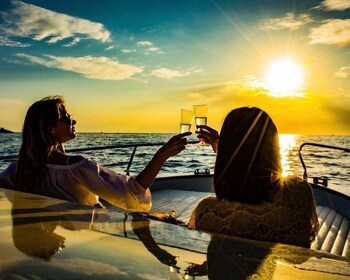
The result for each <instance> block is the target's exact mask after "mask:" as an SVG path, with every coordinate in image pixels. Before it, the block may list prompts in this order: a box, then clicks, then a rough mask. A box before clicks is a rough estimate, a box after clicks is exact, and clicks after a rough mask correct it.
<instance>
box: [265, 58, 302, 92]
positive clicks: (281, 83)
mask: <svg viewBox="0 0 350 280" xmlns="http://www.w3.org/2000/svg"><path fill="white" fill-rule="evenodd" d="M303 78H304V71H303V69H302V68H301V67H300V66H299V65H298V64H297V63H295V62H294V61H293V60H291V59H289V58H283V59H279V60H276V61H274V62H273V63H271V64H270V65H269V66H268V68H267V69H266V75H265V86H266V88H267V89H268V91H269V94H270V95H272V96H276V97H285V96H300V95H301V86H302V83H303Z"/></svg>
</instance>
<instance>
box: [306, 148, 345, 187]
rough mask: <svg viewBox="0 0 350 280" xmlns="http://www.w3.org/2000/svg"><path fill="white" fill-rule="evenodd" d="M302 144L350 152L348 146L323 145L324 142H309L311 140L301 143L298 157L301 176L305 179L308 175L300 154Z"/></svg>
mask: <svg viewBox="0 0 350 280" xmlns="http://www.w3.org/2000/svg"><path fill="white" fill-rule="evenodd" d="M304 146H315V147H320V148H327V149H333V150H340V151H344V152H350V149H348V148H343V147H337V146H331V145H324V144H318V143H311V142H305V143H303V144H301V145H300V147H299V159H300V162H301V165H302V166H303V169H304V174H303V178H304V179H305V180H307V179H308V175H307V170H306V165H305V163H304V160H303V157H302V155H301V150H302V149H303V147H304Z"/></svg>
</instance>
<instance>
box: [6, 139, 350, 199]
mask: <svg viewBox="0 0 350 280" xmlns="http://www.w3.org/2000/svg"><path fill="white" fill-rule="evenodd" d="M171 136H173V134H165V133H152V134H150V133H80V134H78V135H77V138H76V139H74V140H72V141H70V142H68V143H66V145H65V148H66V150H67V151H69V150H72V149H76V148H85V147H86V148H91V147H103V146H111V145H126V144H140V143H141V144H146V143H165V142H167V141H168V140H169V139H170V138H171ZM279 137H280V147H281V157H282V165H283V175H284V176H287V175H290V174H295V175H298V176H300V177H302V176H303V174H304V169H303V167H302V164H301V162H300V159H299V154H298V152H299V147H300V145H301V144H303V143H318V144H324V145H331V146H336V147H343V148H347V149H350V136H337V135H329V136H315V135H312V136H310V135H291V134H280V136H279ZM196 140H197V138H196V136H195V135H191V136H190V137H188V141H189V142H196ZM20 144H21V134H20V133H11V134H6V133H2V134H0V158H1V156H6V155H11V154H17V153H18V149H19V147H20ZM159 147H160V146H150V147H143V146H139V147H138V148H137V149H136V153H135V156H134V159H133V163H132V165H131V168H130V175H134V174H137V173H139V172H140V171H141V170H142V169H143V168H144V167H145V166H146V165H147V163H148V162H149V161H150V160H151V158H152V156H153V155H154V153H155V152H156V151H157V150H158V149H159ZM132 152H133V148H132V147H129V148H123V149H120V148H113V149H103V150H93V151H85V152H79V154H80V155H83V156H85V157H87V158H90V159H92V160H95V161H96V162H97V163H99V164H100V165H104V166H107V167H109V168H110V169H113V170H115V171H116V172H118V173H121V174H126V170H127V167H128V163H129V159H130V156H131V154H132ZM301 155H302V158H303V160H304V162H305V166H306V171H307V175H308V178H309V180H310V181H312V180H313V178H314V177H317V178H321V179H320V181H322V179H324V178H326V179H327V180H328V188H331V189H334V190H336V191H339V192H342V193H344V194H346V195H348V196H350V153H349V152H345V151H341V150H335V149H326V148H321V147H315V146H312V145H305V146H304V147H303V149H302V151H301ZM11 161H13V160H9V159H7V160H0V171H2V170H3V169H5V168H6V167H7V166H8V164H9V163H10V162H11ZM214 164H215V153H214V152H213V151H212V149H211V147H210V146H200V145H197V144H188V145H187V148H186V150H184V151H182V152H181V153H180V154H178V155H177V156H174V157H172V158H170V159H168V160H167V161H166V163H165V164H164V166H163V167H162V169H161V170H160V172H159V176H166V175H174V174H175V175H176V174H181V175H183V174H194V172H196V170H198V171H197V172H200V173H204V172H205V171H206V170H209V172H210V173H213V171H214Z"/></svg>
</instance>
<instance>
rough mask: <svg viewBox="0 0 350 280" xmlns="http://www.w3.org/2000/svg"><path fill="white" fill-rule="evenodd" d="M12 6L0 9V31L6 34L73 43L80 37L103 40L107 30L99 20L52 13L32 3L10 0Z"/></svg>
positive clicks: (107, 37)
mask: <svg viewBox="0 0 350 280" xmlns="http://www.w3.org/2000/svg"><path fill="white" fill-rule="evenodd" d="M12 4H13V9H11V10H8V11H4V12H1V13H0V15H1V17H2V19H3V21H4V23H3V24H2V25H1V26H0V31H1V32H2V33H3V34H6V36H8V37H11V36H15V37H25V38H31V39H33V40H36V41H41V40H46V42H47V43H49V44H54V43H57V42H58V41H61V40H65V39H71V40H72V41H71V42H70V43H68V44H66V45H65V46H73V45H75V44H76V43H78V42H79V41H80V40H81V39H94V40H98V41H102V42H107V41H109V39H110V33H109V31H107V30H106V29H105V28H104V26H103V24H101V23H97V22H92V21H89V20H85V19H81V18H77V17H72V16H68V15H65V14H60V13H56V12H53V11H50V10H47V9H44V8H40V7H38V6H35V5H31V4H26V3H24V2H21V1H17V0H13V1H12Z"/></svg>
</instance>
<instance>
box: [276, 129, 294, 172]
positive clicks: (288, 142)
mask: <svg viewBox="0 0 350 280" xmlns="http://www.w3.org/2000/svg"><path fill="white" fill-rule="evenodd" d="M279 142H280V152H281V161H282V176H283V177H286V176H288V175H292V173H293V172H292V170H293V166H292V160H291V159H292V158H293V157H294V156H295V155H294V154H293V150H294V149H295V146H296V135H293V134H280V135H279Z"/></svg>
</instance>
